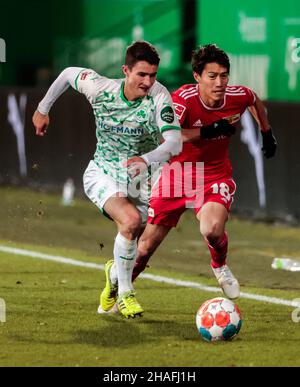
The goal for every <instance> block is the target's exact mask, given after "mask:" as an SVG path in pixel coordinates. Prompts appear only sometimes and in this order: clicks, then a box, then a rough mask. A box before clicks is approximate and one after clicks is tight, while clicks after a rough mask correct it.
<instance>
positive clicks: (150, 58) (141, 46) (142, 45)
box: [125, 41, 160, 69]
mask: <svg viewBox="0 0 300 387" xmlns="http://www.w3.org/2000/svg"><path fill="white" fill-rule="evenodd" d="M139 61H145V62H148V63H149V64H151V65H157V66H158V65H159V61H160V57H159V55H158V53H157V51H156V49H155V47H154V46H152V44H150V43H149V42H145V41H138V42H134V43H133V44H132V45H131V46H129V47H128V48H127V50H126V56H125V65H126V66H128V67H129V68H130V69H132V67H133V66H134V65H135V64H136V63H137V62H139Z"/></svg>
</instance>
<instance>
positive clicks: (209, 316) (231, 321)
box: [196, 297, 242, 341]
mask: <svg viewBox="0 0 300 387" xmlns="http://www.w3.org/2000/svg"><path fill="white" fill-rule="evenodd" d="M196 325H197V328H198V331H199V333H200V335H201V337H202V338H203V339H204V340H207V341H217V340H230V339H232V338H233V337H234V336H236V335H237V334H238V333H239V331H240V329H241V326H242V318H241V312H240V310H239V308H238V307H237V305H236V304H235V303H234V302H232V301H231V300H228V299H227V298H222V297H217V298H213V299H211V300H207V301H205V302H204V303H203V304H202V305H201V306H200V308H199V309H198V311H197V314H196Z"/></svg>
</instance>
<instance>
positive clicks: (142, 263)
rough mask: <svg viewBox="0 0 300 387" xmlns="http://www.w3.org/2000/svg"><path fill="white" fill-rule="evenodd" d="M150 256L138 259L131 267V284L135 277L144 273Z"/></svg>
mask: <svg viewBox="0 0 300 387" xmlns="http://www.w3.org/2000/svg"><path fill="white" fill-rule="evenodd" d="M150 257H151V255H150V256H145V257H138V258H137V260H136V262H135V265H134V267H133V272H132V278H131V279H132V282H133V281H134V280H135V279H136V277H138V276H139V274H140V273H141V272H142V271H144V270H145V269H146V267H147V263H148V261H149V259H150Z"/></svg>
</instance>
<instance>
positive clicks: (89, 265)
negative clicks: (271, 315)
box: [0, 245, 300, 307]
mask: <svg viewBox="0 0 300 387" xmlns="http://www.w3.org/2000/svg"><path fill="white" fill-rule="evenodd" d="M0 251H2V252H4V253H9V254H15V255H23V256H26V257H31V258H38V259H44V260H47V261H53V262H58V263H65V264H67V265H74V266H81V267H87V268H90V269H98V270H99V269H100V270H104V265H99V264H96V263H91V262H83V261H78V260H76V259H71V258H66V257H62V256H59V255H50V254H44V253H39V252H38V251H31V250H25V249H18V248H15V247H8V246H2V245H0ZM139 277H140V278H145V279H148V280H151V281H155V282H160V283H167V284H171V285H176V286H183V287H187V288H194V289H199V290H202V291H205V292H220V291H221V290H220V288H217V287H214V286H206V285H202V284H201V283H197V282H191V281H182V280H177V279H174V278H169V277H163V276H159V275H153V274H140V276H139ZM241 298H248V299H250V300H255V301H262V302H268V303H271V304H278V305H286V306H293V307H299V306H300V304H299V303H297V302H295V301H288V300H284V299H281V298H276V297H268V296H263V295H260V294H252V293H244V292H241Z"/></svg>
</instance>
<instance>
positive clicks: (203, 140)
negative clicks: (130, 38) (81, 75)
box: [133, 44, 277, 299]
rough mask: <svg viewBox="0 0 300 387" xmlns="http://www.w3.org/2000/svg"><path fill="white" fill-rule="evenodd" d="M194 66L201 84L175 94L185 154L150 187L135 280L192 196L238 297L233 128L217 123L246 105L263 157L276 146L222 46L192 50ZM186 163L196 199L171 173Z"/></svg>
mask: <svg viewBox="0 0 300 387" xmlns="http://www.w3.org/2000/svg"><path fill="white" fill-rule="evenodd" d="M192 69H193V76H194V78H195V80H196V82H197V83H196V84H190V85H184V86H182V87H180V88H179V89H178V90H177V91H175V92H174V93H173V95H172V99H173V103H174V106H175V110H176V114H177V117H178V119H179V121H180V124H181V127H182V136H183V139H184V141H186V142H185V143H184V144H183V150H182V152H181V153H180V154H179V155H178V156H175V157H173V158H172V159H171V160H170V161H169V164H167V165H165V167H164V168H163V169H162V173H161V176H160V178H159V180H158V182H157V183H156V184H155V186H154V189H153V190H152V195H151V199H150V203H149V217H148V224H147V227H146V229H145V231H144V233H143V234H142V236H141V237H140V239H139V243H138V258H137V261H136V264H135V267H134V271H133V279H135V278H136V277H137V276H138V275H139V273H141V272H142V271H143V270H144V269H145V267H146V265H147V262H148V260H149V258H150V257H151V255H152V254H153V253H154V251H155V250H156V248H157V247H158V246H159V245H160V243H161V242H162V240H163V239H164V238H165V237H166V235H167V234H168V232H169V231H170V229H171V228H172V227H176V225H177V222H178V220H179V218H180V216H181V215H182V213H183V212H184V211H185V210H186V209H187V207H191V206H190V204H189V203H191V199H193V200H194V202H193V203H194V204H193V207H194V211H195V215H196V217H197V219H198V221H199V224H200V233H201V234H202V236H203V237H204V240H205V241H206V243H207V246H208V249H209V251H210V254H211V267H212V270H213V272H214V274H215V276H216V278H217V280H218V282H219V284H220V286H221V287H222V289H223V292H224V294H225V295H226V296H227V297H228V298H231V299H234V298H237V297H239V294H240V289H239V283H238V281H237V279H236V278H235V277H234V275H233V274H232V272H231V271H230V269H229V268H228V266H227V264H226V257H227V250H228V235H227V233H226V231H225V224H226V222H227V220H228V214H229V211H230V206H231V204H232V202H233V197H234V193H235V190H236V185H235V182H234V180H233V178H232V168H231V163H230V160H229V157H228V146H229V142H230V134H232V133H233V131H232V132H231V131H225V132H224V135H220V130H218V129H219V128H218V126H219V125H220V124H224V122H225V123H227V124H228V123H229V124H231V125H235V124H236V123H238V121H239V120H240V117H241V115H242V114H243V113H244V111H245V110H246V109H247V108H248V109H249V111H250V112H251V113H252V115H253V116H254V118H255V119H256V121H257V123H258V125H259V127H260V129H261V134H262V140H263V147H262V151H263V153H264V155H265V157H267V158H270V157H273V156H274V154H275V151H276V146H277V144H276V139H275V137H274V136H273V134H272V130H271V127H270V125H269V121H268V118H267V114H266V111H265V107H264V105H263V103H262V102H261V100H260V99H259V98H258V96H257V95H256V94H255V92H254V91H252V90H251V89H249V88H248V87H245V86H228V81H229V70H230V62H229V58H228V56H227V54H226V53H225V52H224V51H223V50H221V49H220V48H218V47H217V46H216V45H214V44H208V45H205V46H202V47H200V48H199V49H198V50H196V51H194V52H193V54H192ZM201 162H202V163H204V169H202V170H201V168H199V165H200V166H201ZM187 163H189V165H191V168H189V176H188V179H190V180H191V181H190V182H189V185H190V186H191V182H192V187H194V191H193V190H191V188H189V191H190V192H192V191H193V192H194V193H195V195H194V197H193V196H192V197H191V195H190V192H189V195H187V193H186V190H185V189H182V190H181V194H178V188H184V185H186V183H185V182H186V180H185V179H186V178H187V176H186V173H185V172H184V176H183V177H178V175H177V176H175V175H176V172H174V173H173V174H172V173H170V169H172V167H174V168H173V169H174V170H177V171H178V168H179V169H180V170H181V171H185V168H184V165H185V164H187ZM180 167H181V168H180ZM201 174H202V175H204V177H203V179H202V184H199V183H197V181H196V180H197V177H198V175H201ZM200 181H201V179H200ZM176 190H177V194H176V192H175V191H176ZM162 191H163V192H164V193H162ZM179 191H180V190H179ZM166 193H167V194H166Z"/></svg>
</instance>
